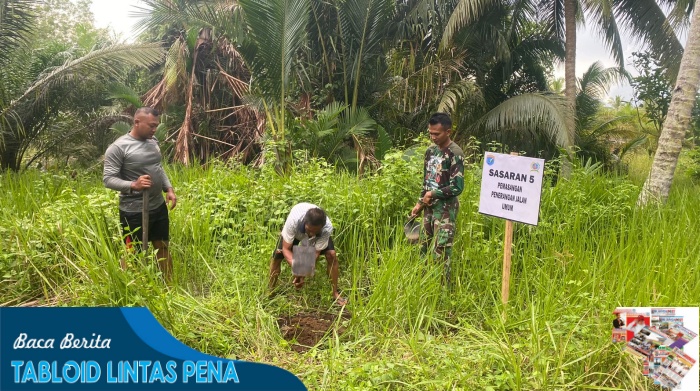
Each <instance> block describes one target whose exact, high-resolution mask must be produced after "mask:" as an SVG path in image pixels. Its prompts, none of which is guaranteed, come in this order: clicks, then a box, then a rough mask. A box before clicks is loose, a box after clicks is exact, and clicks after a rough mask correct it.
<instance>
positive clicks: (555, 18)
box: [538, 0, 566, 42]
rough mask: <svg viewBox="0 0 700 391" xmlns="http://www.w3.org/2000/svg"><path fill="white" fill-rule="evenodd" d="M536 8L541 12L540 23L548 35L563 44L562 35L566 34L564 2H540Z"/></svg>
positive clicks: (545, 0)
mask: <svg viewBox="0 0 700 391" xmlns="http://www.w3.org/2000/svg"><path fill="white" fill-rule="evenodd" d="M538 8H539V9H540V10H543V13H544V16H543V18H542V21H543V22H544V24H545V26H546V28H547V30H548V31H549V33H550V34H552V35H553V36H554V37H556V38H557V39H559V41H561V42H564V41H565V39H564V33H565V32H566V27H565V20H564V0H540V2H539V6H538Z"/></svg>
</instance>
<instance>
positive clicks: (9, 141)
mask: <svg viewBox="0 0 700 391" xmlns="http://www.w3.org/2000/svg"><path fill="white" fill-rule="evenodd" d="M3 143H4V144H2V145H0V173H2V172H3V171H5V170H12V171H19V168H20V161H21V160H22V159H21V157H20V143H19V141H18V140H17V138H16V137H15V135H14V134H12V132H9V133H8V134H7V135H6V136H5V139H4V140H3Z"/></svg>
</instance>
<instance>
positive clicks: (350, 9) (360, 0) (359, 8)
mask: <svg viewBox="0 0 700 391" xmlns="http://www.w3.org/2000/svg"><path fill="white" fill-rule="evenodd" d="M394 10H395V2H394V1H391V0H345V1H342V2H340V4H339V6H338V7H337V12H338V19H339V21H340V29H341V32H342V40H343V45H344V56H345V58H347V59H350V61H351V62H352V65H351V66H350V67H349V69H347V72H348V76H349V77H348V81H349V82H350V83H351V84H353V89H352V90H353V95H352V104H351V107H352V108H353V109H354V108H356V107H357V102H358V93H359V85H360V81H361V73H362V69H363V65H364V64H365V63H366V62H367V61H368V59H370V58H372V57H376V56H380V55H382V54H383V53H382V51H381V50H380V49H381V42H383V40H385V39H387V34H386V33H387V31H388V29H387V27H388V25H389V22H390V20H391V16H392V13H393V12H394Z"/></svg>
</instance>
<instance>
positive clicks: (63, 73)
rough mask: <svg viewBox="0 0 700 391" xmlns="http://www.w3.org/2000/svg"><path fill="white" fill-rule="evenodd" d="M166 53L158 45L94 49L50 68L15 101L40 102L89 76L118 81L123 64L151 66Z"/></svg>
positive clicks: (127, 45)
mask: <svg viewBox="0 0 700 391" xmlns="http://www.w3.org/2000/svg"><path fill="white" fill-rule="evenodd" d="M162 54H163V51H162V49H161V48H160V45H159V44H158V43H146V44H123V43H120V44H115V45H111V46H107V47H105V48H102V49H98V50H94V51H92V52H90V53H88V54H86V55H85V56H83V57H80V58H77V59H75V60H71V61H68V62H66V63H64V64H63V65H61V66H59V67H55V68H53V69H51V70H50V71H49V72H48V73H46V74H45V75H43V76H42V77H40V78H39V79H38V80H37V81H36V82H35V83H34V84H32V85H31V86H30V87H29V88H28V89H27V90H26V91H25V92H24V93H23V94H22V96H20V97H19V98H18V99H17V100H15V103H16V102H21V101H25V100H26V99H30V98H31V99H33V100H35V101H36V100H39V99H40V98H41V97H43V96H45V94H46V93H47V92H48V91H50V90H51V89H53V88H56V87H59V86H62V85H66V84H69V83H71V82H74V81H79V80H80V79H82V78H84V77H85V75H86V74H98V75H102V76H106V77H111V78H115V79H116V78H117V77H118V76H119V75H120V73H121V71H122V69H123V66H124V64H129V65H132V66H136V67H144V68H146V67H151V66H154V65H156V64H158V63H159V62H160V60H161V59H162Z"/></svg>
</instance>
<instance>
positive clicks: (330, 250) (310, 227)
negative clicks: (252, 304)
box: [270, 203, 347, 306]
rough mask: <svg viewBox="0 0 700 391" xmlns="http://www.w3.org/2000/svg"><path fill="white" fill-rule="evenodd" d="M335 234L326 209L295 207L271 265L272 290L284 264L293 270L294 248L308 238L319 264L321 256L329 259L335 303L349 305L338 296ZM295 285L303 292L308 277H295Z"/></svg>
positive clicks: (305, 204)
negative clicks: (302, 288) (332, 235)
mask: <svg viewBox="0 0 700 391" xmlns="http://www.w3.org/2000/svg"><path fill="white" fill-rule="evenodd" d="M332 233H333V225H332V224H331V220H330V219H329V218H328V216H326V212H324V211H323V209H321V208H319V207H318V206H316V205H314V204H309V203H300V204H297V205H294V207H293V208H292V210H291V211H290V212H289V216H287V220H286V221H285V223H284V228H282V234H281V235H280V238H279V240H278V241H277V248H276V249H275V251H274V253H273V254H272V261H271V262H270V289H273V288H274V287H275V285H276V284H277V277H278V276H279V274H280V270H281V265H282V261H283V260H285V261H287V264H289V266H290V267H291V266H292V264H293V263H294V254H293V246H295V245H297V244H299V243H300V242H301V241H302V240H304V239H306V238H308V239H309V245H310V246H314V248H315V249H316V260H318V258H319V257H320V256H321V255H323V256H324V257H325V258H326V264H327V267H328V276H329V277H330V279H331V286H332V288H333V299H334V300H335V303H336V304H338V305H340V306H343V305H345V304H347V299H345V298H343V297H342V296H340V293H338V274H339V271H338V257H337V255H336V253H335V247H334V246H333V238H332V237H331V234H332ZM293 284H294V286H296V287H297V288H301V287H302V286H303V285H304V277H302V276H294V280H293Z"/></svg>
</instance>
